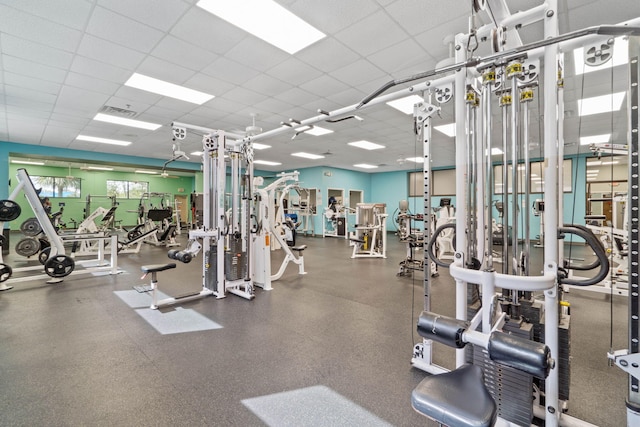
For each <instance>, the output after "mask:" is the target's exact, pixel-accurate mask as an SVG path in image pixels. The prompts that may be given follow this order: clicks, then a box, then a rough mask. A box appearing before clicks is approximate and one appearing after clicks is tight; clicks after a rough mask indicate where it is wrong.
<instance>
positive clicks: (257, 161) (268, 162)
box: [253, 160, 282, 166]
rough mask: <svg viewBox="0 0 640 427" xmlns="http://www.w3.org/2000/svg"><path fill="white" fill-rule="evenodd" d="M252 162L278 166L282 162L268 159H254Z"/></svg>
mask: <svg viewBox="0 0 640 427" xmlns="http://www.w3.org/2000/svg"><path fill="white" fill-rule="evenodd" d="M253 163H254V164H256V165H266V166H279V165H281V164H282V163H280V162H271V161H269V160H254V161H253Z"/></svg>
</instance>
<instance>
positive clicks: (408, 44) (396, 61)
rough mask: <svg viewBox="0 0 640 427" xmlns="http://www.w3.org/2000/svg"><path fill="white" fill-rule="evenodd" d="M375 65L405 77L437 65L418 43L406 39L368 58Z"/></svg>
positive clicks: (395, 76)
mask: <svg viewBox="0 0 640 427" xmlns="http://www.w3.org/2000/svg"><path fill="white" fill-rule="evenodd" d="M367 59H368V60H369V61H371V62H372V63H373V64H374V65H376V66H378V67H380V68H383V69H385V70H387V72H388V73H390V74H391V75H392V76H394V78H398V77H404V76H405V75H406V74H415V73H418V72H420V71H425V70H429V69H432V68H433V67H435V61H434V60H433V59H432V58H431V56H429V55H428V54H427V53H426V52H425V51H424V50H423V49H422V47H420V45H419V44H418V43H416V42H415V41H413V40H412V39H407V40H404V41H402V42H400V43H398V44H396V45H393V46H390V47H388V48H386V49H383V50H381V51H379V52H376V53H375V54H373V55H370V56H369V57H368V58H367Z"/></svg>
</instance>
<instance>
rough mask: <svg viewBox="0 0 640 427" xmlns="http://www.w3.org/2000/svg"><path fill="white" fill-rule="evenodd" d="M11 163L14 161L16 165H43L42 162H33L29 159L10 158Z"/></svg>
mask: <svg viewBox="0 0 640 427" xmlns="http://www.w3.org/2000/svg"><path fill="white" fill-rule="evenodd" d="M11 163H15V164H18V165H34V166H44V162H34V161H30V160H11Z"/></svg>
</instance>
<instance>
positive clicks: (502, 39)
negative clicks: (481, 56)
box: [491, 27, 507, 53]
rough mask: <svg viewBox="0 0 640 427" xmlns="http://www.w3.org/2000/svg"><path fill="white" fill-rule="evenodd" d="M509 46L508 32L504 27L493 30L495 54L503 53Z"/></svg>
mask: <svg viewBox="0 0 640 427" xmlns="http://www.w3.org/2000/svg"><path fill="white" fill-rule="evenodd" d="M506 44H507V32H506V29H505V28H504V27H496V28H494V29H493V30H491V49H492V50H493V53H498V52H502V50H503V49H504V46H505V45H506Z"/></svg>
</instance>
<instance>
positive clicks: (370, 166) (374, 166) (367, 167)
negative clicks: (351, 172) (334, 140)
mask: <svg viewBox="0 0 640 427" xmlns="http://www.w3.org/2000/svg"><path fill="white" fill-rule="evenodd" d="M353 166H355V167H357V168H362V169H376V168H377V167H378V166H376V165H368V164H366V163H358V164H357V165H353Z"/></svg>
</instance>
